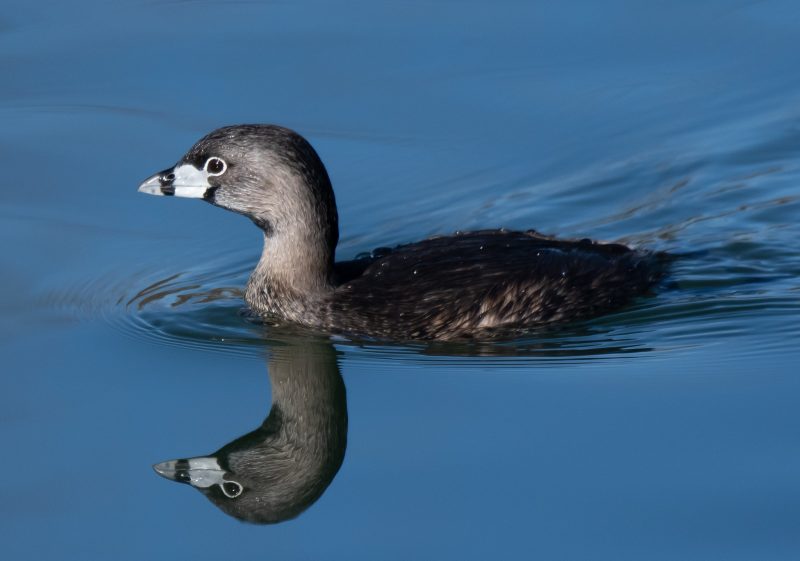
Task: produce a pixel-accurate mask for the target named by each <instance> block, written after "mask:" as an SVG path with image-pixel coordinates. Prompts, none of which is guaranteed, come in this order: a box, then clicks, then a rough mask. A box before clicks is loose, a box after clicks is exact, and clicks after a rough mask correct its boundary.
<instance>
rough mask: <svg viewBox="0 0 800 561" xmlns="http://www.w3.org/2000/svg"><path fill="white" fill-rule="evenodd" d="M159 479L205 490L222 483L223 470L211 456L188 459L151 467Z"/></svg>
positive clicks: (170, 461)
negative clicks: (162, 478)
mask: <svg viewBox="0 0 800 561" xmlns="http://www.w3.org/2000/svg"><path fill="white" fill-rule="evenodd" d="M153 469H154V470H156V473H157V474H158V475H160V476H161V477H164V478H166V479H169V480H171V481H177V482H178V483H188V484H189V485H191V486H192V487H198V488H200V489H205V488H207V487H211V486H212V485H222V483H224V476H225V470H224V469H222V468H221V467H220V465H219V461H218V460H217V459H216V458H214V457H213V456H211V457H207V458H189V459H188V460H169V461H167V462H161V463H160V464H156V465H154V466H153Z"/></svg>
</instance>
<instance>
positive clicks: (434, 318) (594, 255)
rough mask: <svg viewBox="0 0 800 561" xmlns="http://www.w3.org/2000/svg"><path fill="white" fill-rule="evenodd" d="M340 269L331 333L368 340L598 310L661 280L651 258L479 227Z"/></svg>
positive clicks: (481, 331) (559, 318)
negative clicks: (371, 337)
mask: <svg viewBox="0 0 800 561" xmlns="http://www.w3.org/2000/svg"><path fill="white" fill-rule="evenodd" d="M386 253H387V254H386V255H385V256H382V257H373V258H372V259H365V260H361V261H360V262H351V263H349V264H344V263H343V264H342V265H341V266H340V267H339V270H340V271H341V272H342V273H341V276H340V279H341V281H342V283H341V284H340V285H339V286H338V287H337V288H336V291H335V293H334V295H333V297H332V299H331V301H330V304H329V307H328V310H327V312H328V314H327V315H329V316H330V322H331V327H334V330H336V331H340V332H350V333H357V334H363V335H368V336H373V337H378V338H384V337H389V338H399V339H457V338H469V337H477V336H481V337H482V336H491V335H493V334H502V333H507V332H511V331H519V330H521V329H524V328H531V327H536V326H540V325H546V324H549V323H554V322H565V321H571V320H577V319H582V318H587V317H591V316H594V315H597V314H601V313H603V312H608V311H610V310H613V309H615V308H619V307H621V306H623V305H625V304H626V303H628V302H629V301H630V300H631V299H632V298H634V297H636V296H638V295H641V294H644V293H646V292H647V290H648V289H649V288H650V287H652V286H653V285H654V284H655V283H657V282H658V281H659V279H661V278H662V276H663V274H664V267H663V264H662V263H663V259H662V257H661V256H660V255H659V254H655V253H645V252H638V251H635V250H632V249H630V248H628V247H626V246H623V245H619V244H602V243H596V242H592V241H590V240H581V241H564V240H556V239H553V238H549V237H546V236H542V235H541V234H538V233H537V232H534V231H527V232H516V231H505V230H483V231H475V232H465V233H457V234H455V235H453V236H441V237H434V238H430V239H427V240H423V241H420V242H416V243H412V244H408V245H402V246H398V247H396V248H394V249H393V250H391V251H387V252H386Z"/></svg>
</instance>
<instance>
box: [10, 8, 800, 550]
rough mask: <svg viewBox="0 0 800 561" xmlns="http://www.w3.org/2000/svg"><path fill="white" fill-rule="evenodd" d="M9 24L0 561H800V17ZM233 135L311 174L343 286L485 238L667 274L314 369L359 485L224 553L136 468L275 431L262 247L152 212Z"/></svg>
mask: <svg viewBox="0 0 800 561" xmlns="http://www.w3.org/2000/svg"><path fill="white" fill-rule="evenodd" d="M3 8H4V9H3V10H2V11H0V75H2V76H3V79H2V87H0V122H2V127H0V165H1V166H2V167H1V168H0V169H2V179H0V182H1V183H2V188H1V189H0V239H2V240H3V251H2V252H0V266H2V276H1V277H0V283H2V284H0V286H2V291H0V358H2V375H0V443H2V448H3V451H4V453H3V460H2V462H0V558H2V559H4V560H36V561H45V560H50V559H52V560H67V559H76V560H91V559H103V560H107V559H117V560H127V559H136V560H139V559H193V560H201V559H209V560H212V559H213V560H219V559H251V558H259V559H288V560H295V559H296V560H304V559H342V560H356V559H364V560H374V559H387V560H395V559H396V560H406V559H458V560H464V559H559V560H572V559H574V560H587V559H608V560H615V561H619V560H625V559H630V560H641V559H648V560H662V559H663V560H667V559H668V560H710V559H724V560H736V559H747V560H752V559H759V560H784V559H786V560H793V559H798V558H800V532H798V527H800V485H798V474H800V414H798V408H797V403H798V402H800V377H798V375H797V372H798V368H797V365H798V361H799V360H800V351H799V350H798V343H799V342H800V279H799V278H798V277H799V275H800V249H798V240H799V239H800V220H799V218H800V72H798V63H797V57H798V55H797V53H798V37H799V36H800V5H798V3H797V2H795V1H791V0H776V1H764V2H745V1H740V2H733V1H721V0H720V1H713V0H712V1H702V2H689V1H678V2H647V3H641V2H629V1H621V0H618V1H615V0H601V1H591V2H590V1H579V0H577V1H573V2H565V3H548V2H522V1H513V0H501V1H493V2H489V1H485V0H483V1H469V0H467V1H464V2H452V1H445V0H441V1H433V0H430V1H423V0H418V1H417V0H412V1H407V2H386V1H380V0H378V1H374V2H358V1H344V2H322V1H311V0H299V1H294V2H272V1H264V2H256V1H252V2H250V1H231V2H211V1H164V0H153V1H146V0H140V1H125V2H114V3H111V2H100V1H96V0H82V1H77V2H52V1H44V2H21V1H18V0H4V3H3ZM240 122H265V123H278V124H282V125H285V126H289V127H291V128H294V129H296V130H298V131H299V132H301V133H302V134H304V135H305V136H306V137H307V138H308V139H309V140H310V141H311V142H312V143H313V144H314V146H315V147H316V148H317V150H318V152H319V153H320V155H321V157H322V159H323V160H324V161H325V163H326V165H327V167H328V171H329V173H330V175H331V178H332V181H333V184H334V188H335V189H336V196H337V201H338V204H339V215H340V225H341V242H340V246H339V251H338V256H339V257H340V258H348V257H353V256H355V255H357V254H358V253H361V252H363V251H368V250H370V249H371V248H373V247H375V246H379V245H391V244H395V243H402V242H408V241H413V240H416V239H419V238H421V237H424V236H427V235H431V234H436V233H448V232H452V231H454V230H457V229H461V230H463V229H470V228H488V227H500V226H504V227H508V228H519V229H527V228H536V229H537V230H540V231H542V232H546V233H550V234H556V235H560V236H565V237H592V238H596V239H602V240H621V241H623V242H625V243H629V244H633V245H636V246H641V247H648V248H653V249H657V250H665V251H670V252H673V253H676V254H678V255H680V258H679V259H678V260H677V261H676V263H675V265H674V267H673V272H672V275H671V276H670V279H669V280H668V282H667V283H666V284H665V286H664V287H662V288H661V289H660V290H659V292H658V293H657V294H656V295H654V296H652V297H649V298H645V299H642V300H641V301H638V302H637V303H636V304H635V305H633V306H632V307H629V308H626V309H625V310H622V311H619V312H617V313H615V314H612V315H609V316H605V317H602V318H597V319H595V320H592V321H589V322H585V323H582V324H580V325H571V326H566V327H564V328H563V329H558V330H554V331H548V332H544V333H534V334H531V335H530V336H526V337H524V338H521V339H518V340H513V341H502V342H497V343H491V344H490V343H485V344H483V343H475V344H425V343H416V344H390V343H380V342H364V341H351V340H347V339H343V338H336V339H334V340H333V343H332V344H333V345H334V346H335V348H336V352H337V360H338V365H339V369H340V371H341V373H342V376H343V378H344V381H345V384H346V387H347V406H348V412H349V419H350V421H349V433H348V448H347V453H346V457H345V460H344V464H343V466H342V468H341V470H340V472H339V473H338V475H337V477H336V478H335V479H334V481H333V482H332V484H331V485H330V487H329V489H328V490H327V492H326V493H325V494H324V495H323V496H322V497H321V498H320V499H319V501H318V502H317V503H316V504H314V505H313V506H311V507H310V508H309V509H308V510H307V511H306V512H304V513H303V514H302V515H300V516H299V517H298V518H297V519H294V520H291V521H287V522H283V523H280V524H277V525H272V526H257V525H250V524H243V523H241V522H238V521H237V520H235V519H233V518H230V517H228V516H225V515H224V514H223V513H222V512H220V511H219V510H217V509H216V508H214V507H213V506H212V505H211V504H210V503H209V502H208V501H207V500H206V499H204V498H203V497H202V496H201V495H200V494H199V493H198V492H197V491H195V490H193V489H191V488H190V487H188V486H180V485H176V484H173V483H170V482H167V481H165V480H164V479H161V478H159V477H158V476H157V475H156V474H155V473H154V472H153V471H152V470H151V467H150V466H151V464H153V463H156V462H160V461H163V460H167V459H171V458H181V457H189V456H198V455H203V454H207V453H210V452H212V451H214V450H216V449H217V448H219V447H220V446H222V445H223V444H225V443H227V442H229V441H231V440H233V439H234V438H236V437H238V436H240V435H242V434H244V433H245V432H247V431H249V430H252V429H253V428H255V427H256V426H258V425H259V424H260V423H261V421H262V420H263V419H264V417H265V416H266V414H267V411H268V409H269V404H270V385H269V380H268V377H267V357H268V356H269V354H270V351H271V349H272V348H273V346H274V345H275V344H276V343H275V341H276V340H278V339H281V338H285V337H286V335H285V334H283V333H282V332H281V330H280V328H274V329H272V330H270V329H265V328H264V326H262V325H260V324H258V323H257V322H254V321H252V320H251V319H248V318H247V317H246V316H245V315H243V314H242V313H241V310H242V308H243V307H244V303H243V300H242V295H241V289H242V287H243V286H244V283H245V281H246V279H247V275H248V273H249V271H250V269H251V268H252V266H253V265H254V263H255V261H256V260H257V259H258V256H259V255H260V249H261V248H260V244H261V235H260V233H259V232H258V230H257V229H255V228H254V227H253V225H252V224H251V223H250V222H249V221H248V220H246V219H244V218H242V217H240V216H235V215H233V214H230V213H226V212H223V211H221V210H220V209H217V208H213V207H212V206H210V205H207V204H204V203H202V202H199V201H188V200H173V199H156V198H154V197H145V196H143V195H140V194H138V193H137V192H136V188H137V186H138V184H139V182H140V181H141V180H143V179H144V178H145V177H147V176H148V175H150V174H151V173H153V172H155V171H157V170H160V169H163V168H165V167H167V166H170V165H172V164H173V163H174V162H175V161H176V160H177V159H178V158H179V157H180V156H181V155H182V154H183V153H184V151H185V150H186V149H188V148H189V146H191V144H192V143H193V142H194V141H195V140H197V139H198V138H199V137H200V136H202V135H203V134H205V133H206V132H208V131H209V130H211V129H213V128H215V127H218V126H221V125H225V124H233V123H240ZM292 337H295V338H294V339H292V341H294V342H295V344H298V345H303V344H304V343H303V339H302V336H299V335H297V336H296V335H292Z"/></svg>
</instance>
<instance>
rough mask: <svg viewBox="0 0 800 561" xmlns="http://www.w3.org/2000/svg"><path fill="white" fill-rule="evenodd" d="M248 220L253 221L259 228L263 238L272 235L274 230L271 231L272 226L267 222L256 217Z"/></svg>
mask: <svg viewBox="0 0 800 561" xmlns="http://www.w3.org/2000/svg"><path fill="white" fill-rule="evenodd" d="M250 220H252V221H253V224H255V225H256V226H258V227H259V228H261V230H262V231H263V232H264V235H265V236H268V237H269V236H271V235H272V234H273V233H274V230H273V229H272V224H270V222H269V220H267V219H265V218H258V217H253V218H251V219H250Z"/></svg>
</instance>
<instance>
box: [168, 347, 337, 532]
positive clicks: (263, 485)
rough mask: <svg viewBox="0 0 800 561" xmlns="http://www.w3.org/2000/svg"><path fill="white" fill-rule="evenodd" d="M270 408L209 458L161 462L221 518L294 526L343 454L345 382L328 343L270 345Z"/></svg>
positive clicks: (318, 494) (329, 479)
mask: <svg viewBox="0 0 800 561" xmlns="http://www.w3.org/2000/svg"><path fill="white" fill-rule="evenodd" d="M268 371H269V379H270V384H271V386H272V407H271V409H270V411H269V415H268V416H267V418H266V419H265V420H264V422H263V423H262V424H261V426H260V427H258V428H257V429H256V430H254V431H252V432H250V433H248V434H245V435H244V436H241V437H239V438H237V439H236V440H234V441H233V442H231V443H229V444H227V445H225V446H223V447H222V448H220V449H219V450H218V451H216V452H214V453H213V454H211V455H209V456H200V457H195V458H184V459H179V460H170V461H167V462H162V463H160V464H157V465H155V466H153V467H154V469H155V470H156V472H157V473H158V474H159V475H161V476H163V477H165V478H167V479H170V480H172V481H177V482H180V483H187V484H189V485H191V486H192V487H194V488H195V489H197V490H198V491H200V492H201V493H203V494H204V495H205V496H206V497H208V498H209V499H210V500H211V502H213V503H214V504H215V505H217V506H218V507H219V508H220V509H222V510H223V511H224V512H225V513H227V514H229V515H231V516H234V517H236V518H239V519H241V520H245V521H248V522H254V523H258V524H270V523H275V522H281V521H283V520H288V519H290V518H294V517H295V516H297V515H298V514H300V513H301V512H303V511H304V510H305V509H306V508H308V507H309V506H311V504H313V503H314V502H315V501H316V500H317V499H318V498H319V497H320V496H321V495H322V493H323V492H324V491H325V489H326V488H327V487H328V485H329V484H330V482H331V481H332V480H333V478H334V476H335V475H336V472H337V471H339V467H340V466H341V465H342V461H343V460H344V453H345V448H346V446H347V401H346V396H345V388H344V382H343V380H342V377H341V375H340V374H339V367H338V365H337V364H336V354H335V351H334V349H333V347H332V345H331V344H330V342H328V341H323V340H319V339H316V340H314V339H309V338H303V339H302V340H288V341H283V342H281V343H276V344H275V345H273V346H272V348H271V349H270V357H269V362H268Z"/></svg>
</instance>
